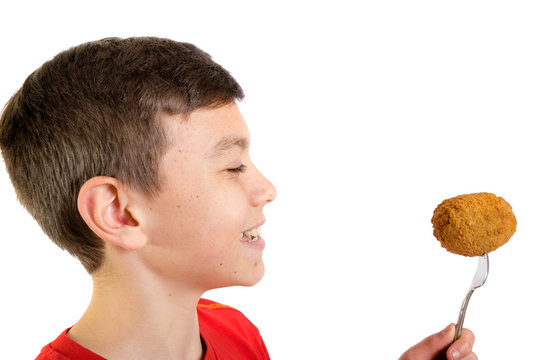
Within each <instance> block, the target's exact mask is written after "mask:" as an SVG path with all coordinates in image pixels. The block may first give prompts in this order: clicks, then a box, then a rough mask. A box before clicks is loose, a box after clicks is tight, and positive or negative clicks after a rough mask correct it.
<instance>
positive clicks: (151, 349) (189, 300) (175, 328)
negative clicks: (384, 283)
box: [68, 271, 203, 360]
mask: <svg viewBox="0 0 540 360" xmlns="http://www.w3.org/2000/svg"><path fill="white" fill-rule="evenodd" d="M201 295H202V293H198V292H193V291H191V292H190V291H188V290H186V289H179V287H178V286H176V285H173V284H168V283H166V282H163V281H162V282H156V279H155V277H154V276H152V274H151V273H146V274H145V273H142V274H141V273H137V274H123V275H118V274H115V275H112V274H111V273H108V274H106V273H105V272H103V271H101V272H100V275H95V276H94V290H93V295H92V300H91V302H90V305H89V306H88V309H87V311H86V312H85V313H84V315H83V316H82V318H81V319H80V321H79V322H78V323H77V324H76V325H75V326H73V328H72V329H71V330H70V331H69V333H68V335H69V337H71V338H72V339H73V340H75V341H76V342H77V343H79V344H80V345H82V346H84V347H86V348H87V349H89V350H91V351H93V352H95V353H97V354H98V355H101V356H103V357H105V358H107V359H109V360H116V359H141V360H142V359H164V360H165V359H175V360H177V359H185V360H192V359H196V360H199V359H202V358H203V346H202V344H201V338H200V333H199V322H198V319H197V303H198V301H199V298H200V296H201Z"/></svg>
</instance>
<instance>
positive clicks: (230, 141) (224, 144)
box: [208, 135, 249, 158]
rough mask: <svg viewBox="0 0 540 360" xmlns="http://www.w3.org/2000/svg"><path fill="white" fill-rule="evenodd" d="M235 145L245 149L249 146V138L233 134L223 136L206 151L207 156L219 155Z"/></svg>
mask: <svg viewBox="0 0 540 360" xmlns="http://www.w3.org/2000/svg"><path fill="white" fill-rule="evenodd" d="M235 146H238V147H240V148H241V149H242V150H245V149H247V148H248V146H249V140H248V139H247V138H245V137H239V136H235V135H231V136H225V137H224V138H222V139H221V140H219V141H218V142H217V144H216V145H215V146H214V147H213V148H212V149H211V150H210V151H209V152H208V157H211V158H213V157H219V156H221V155H223V154H224V153H226V152H227V151H229V150H230V149H232V148H233V147H235Z"/></svg>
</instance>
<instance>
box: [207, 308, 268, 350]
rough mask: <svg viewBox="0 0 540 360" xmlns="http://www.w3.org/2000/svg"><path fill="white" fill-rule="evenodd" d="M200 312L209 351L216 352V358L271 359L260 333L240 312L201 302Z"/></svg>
mask: <svg viewBox="0 0 540 360" xmlns="http://www.w3.org/2000/svg"><path fill="white" fill-rule="evenodd" d="M197 312H198V316H199V327H200V332H201V335H202V337H203V340H204V341H205V343H206V346H207V348H208V351H211V352H215V353H216V358H218V359H219V358H229V357H227V356H226V355H229V356H230V355H234V356H236V358H241V359H269V358H270V357H269V356H268V352H267V350H266V346H265V345H264V341H263V339H262V337H261V335H260V333H259V330H258V329H257V327H256V326H255V325H253V323H252V322H251V321H249V319H248V318H247V317H246V316H244V314H242V313H241V312H240V311H238V310H236V309H235V308H233V307H230V306H227V305H223V304H220V303H217V302H214V301H210V300H206V299H201V300H200V302H199V304H198V305H197ZM234 356H233V358H234ZM239 356H241V357H239Z"/></svg>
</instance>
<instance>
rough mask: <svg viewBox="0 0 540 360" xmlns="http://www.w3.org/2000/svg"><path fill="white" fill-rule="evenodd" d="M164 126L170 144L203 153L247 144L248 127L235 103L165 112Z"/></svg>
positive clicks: (212, 152) (213, 152) (222, 150)
mask: <svg viewBox="0 0 540 360" xmlns="http://www.w3.org/2000/svg"><path fill="white" fill-rule="evenodd" d="M164 128H165V131H166V133H167V138H168V140H169V144H170V145H171V146H173V147H174V146H176V147H178V146H179V147H180V148H181V149H183V150H185V151H194V152H199V153H204V154H205V155H206V156H214V155H219V154H220V153H222V152H224V151H226V150H227V149H228V148H230V147H233V146H236V145H238V146H239V147H241V148H247V146H248V143H249V131H248V128H247V125H246V123H245V121H244V118H243V117H242V114H241V113H240V109H238V106H237V105H236V103H231V104H227V105H225V106H221V107H219V108H202V109H197V110H195V111H193V112H192V113H191V114H190V115H189V116H185V115H171V116H165V117H164Z"/></svg>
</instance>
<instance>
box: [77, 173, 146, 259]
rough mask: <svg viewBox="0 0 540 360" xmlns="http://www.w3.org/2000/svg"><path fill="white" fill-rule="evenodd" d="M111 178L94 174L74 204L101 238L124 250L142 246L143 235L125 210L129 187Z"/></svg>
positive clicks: (127, 206) (127, 210) (127, 207)
mask: <svg viewBox="0 0 540 360" xmlns="http://www.w3.org/2000/svg"><path fill="white" fill-rule="evenodd" d="M121 185H122V184H121V183H120V182H119V181H118V180H117V179H115V178H112V177H107V176H96V177H93V178H91V179H90V180H88V181H87V182H86V183H84V185H83V186H82V187H81V190H80V191H79V196H78V199H77V207H78V209H79V213H80V214H81V216H82V218H83V220H84V221H85V222H86V224H87V225H88V227H90V229H91V230H92V231H93V232H94V233H95V234H96V235H97V236H99V237H100V238H101V239H103V240H104V241H107V242H109V243H111V244H114V245H117V246H120V247H122V248H124V249H126V250H136V249H140V248H142V247H144V246H145V245H146V242H147V237H146V235H145V234H144V232H143V231H142V229H141V227H140V226H139V222H138V221H137V219H135V218H134V217H133V216H132V214H131V212H130V211H129V206H130V202H129V199H130V197H129V195H130V194H129V190H128V189H127V188H126V187H124V186H121Z"/></svg>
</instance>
